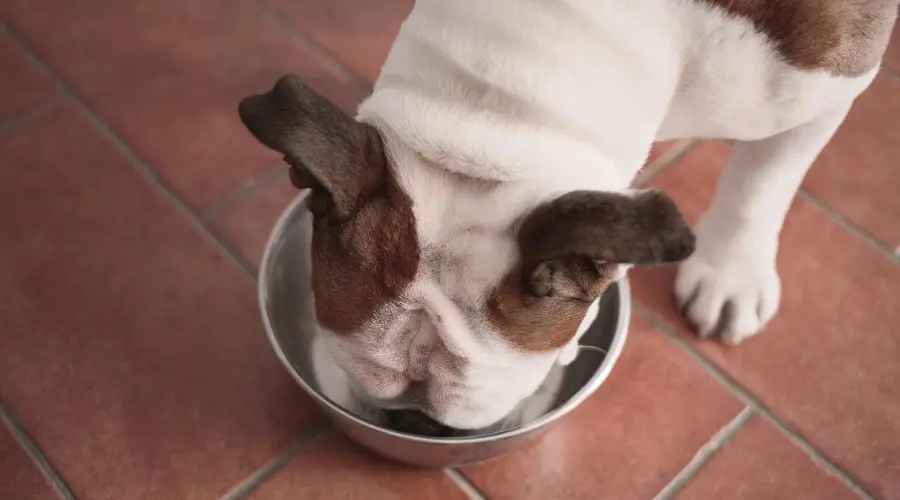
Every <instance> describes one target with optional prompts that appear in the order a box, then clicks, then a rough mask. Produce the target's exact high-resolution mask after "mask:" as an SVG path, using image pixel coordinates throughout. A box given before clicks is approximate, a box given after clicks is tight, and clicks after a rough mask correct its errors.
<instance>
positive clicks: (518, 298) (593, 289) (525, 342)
mask: <svg viewBox="0 0 900 500" xmlns="http://www.w3.org/2000/svg"><path fill="white" fill-rule="evenodd" d="M592 272H595V271H589V270H587V268H585V269H584V270H583V273H582V272H579V273H576V275H578V276H582V277H583V279H582V280H581V281H582V284H583V285H584V286H585V288H588V289H589V292H588V293H590V295H595V296H596V297H599V296H600V294H602V293H603V291H604V290H606V288H607V287H608V286H609V285H610V284H611V283H612V280H611V279H608V278H607V279H603V278H600V277H597V278H595V279H590V278H588V276H590V275H591V274H590V273H592ZM590 305H591V301H588V300H585V299H580V298H574V297H570V296H564V295H556V296H547V297H538V296H536V295H534V294H533V293H530V291H529V290H528V289H527V288H525V287H523V283H522V269H521V267H520V268H517V269H516V270H514V271H513V272H511V273H509V274H508V275H507V276H506V278H504V280H503V281H502V282H501V283H500V286H498V287H497V289H496V290H495V291H494V293H493V295H491V297H490V299H489V300H488V320H489V321H490V322H491V323H492V324H493V325H494V327H495V328H497V329H498V330H499V331H500V332H501V333H502V334H503V336H504V338H506V340H508V341H509V342H510V343H511V344H512V345H514V346H516V347H518V348H519V349H522V350H525V351H530V352H547V351H551V350H554V349H559V348H560V347H562V346H564V345H566V344H567V343H568V342H569V341H570V340H572V337H573V336H574V335H575V332H576V330H577V329H578V325H579V324H581V321H582V319H584V316H585V314H587V310H588V307H590Z"/></svg>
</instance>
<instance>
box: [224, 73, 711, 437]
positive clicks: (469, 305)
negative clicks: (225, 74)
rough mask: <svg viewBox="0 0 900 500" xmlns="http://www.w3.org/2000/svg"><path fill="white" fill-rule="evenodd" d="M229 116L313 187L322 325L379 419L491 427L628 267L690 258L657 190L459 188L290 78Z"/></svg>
mask: <svg viewBox="0 0 900 500" xmlns="http://www.w3.org/2000/svg"><path fill="white" fill-rule="evenodd" d="M239 113H240V116H241V119H242V120H243V122H244V123H245V124H246V126H247V127H248V128H249V129H250V131H251V132H252V133H253V135H255V136H256V137H257V139H259V140H260V141H261V142H262V143H263V144H265V145H266V146H268V147H270V148H272V149H274V150H277V151H279V152H281V153H283V154H284V155H285V160H286V161H287V163H288V164H290V166H291V168H290V177H291V181H292V182H293V184H294V185H295V186H296V187H298V188H301V189H305V188H308V189H310V194H309V197H308V208H309V210H310V211H311V212H312V214H313V216H314V217H313V219H314V222H313V238H312V243H311V246H312V287H313V290H314V293H315V298H316V315H317V318H318V321H319V324H320V326H321V328H322V330H323V332H325V335H326V337H327V338H328V339H329V344H330V351H331V354H332V355H333V357H334V360H335V361H336V363H337V364H338V365H339V366H340V367H341V368H342V369H343V370H344V371H345V372H346V373H347V374H348V375H349V376H350V379H351V380H352V382H353V383H354V384H355V385H356V386H357V387H358V388H359V389H360V392H361V393H363V394H364V395H365V397H367V398H369V399H370V401H371V402H373V403H374V404H376V405H378V406H380V407H382V408H385V409H406V408H415V409H418V410H420V411H423V412H425V413H426V414H427V415H429V416H430V417H432V418H434V419H435V420H437V421H438V422H440V423H442V424H444V425H447V426H450V427H455V428H459V429H474V428H482V427H485V426H488V425H490V424H492V423H495V422H497V421H498V420H500V419H502V418H503V417H504V416H506V415H507V414H508V413H509V412H510V411H512V410H513V408H514V407H515V406H516V405H517V404H518V403H519V402H520V401H521V400H522V399H524V398H525V397H527V396H529V395H530V394H531V393H533V392H534V390H535V389H536V388H537V387H538V386H539V384H540V383H541V381H542V380H543V379H544V377H545V376H546V374H547V373H548V371H549V370H550V368H551V367H552V366H553V364H554V363H555V362H557V361H559V359H560V356H561V353H563V351H565V350H566V348H569V349H570V351H571V348H572V346H573V345H574V343H575V341H576V340H577V339H576V333H577V332H578V331H579V326H580V325H581V324H582V321H583V319H584V318H585V314H586V313H587V312H588V308H589V307H590V306H591V304H592V303H594V302H595V301H596V300H597V299H598V297H599V296H600V295H601V294H602V293H603V291H604V290H605V289H606V288H607V287H608V286H609V285H610V284H611V283H612V282H613V281H615V280H616V279H618V278H619V277H621V276H622V275H623V274H624V271H625V269H627V268H628V267H629V266H631V265H646V264H656V263H662V262H672V261H678V260H682V259H684V258H686V257H687V256H688V255H690V253H691V252H692V251H693V248H694V237H693V234H692V233H691V231H690V229H689V228H688V226H687V225H686V224H685V221H684V219H683V218H682V216H681V214H680V213H679V212H678V210H677V209H676V207H675V205H674V204H673V203H672V201H671V200H670V199H668V198H667V197H666V196H665V195H663V194H662V193H660V192H656V191H636V192H628V193H608V192H596V191H569V192H565V193H557V194H555V195H553V196H548V197H545V198H546V199H540V197H538V198H535V196H536V195H534V194H533V193H535V192H537V191H534V185H531V187H530V188H529V187H525V186H522V187H520V186H517V185H516V184H515V183H485V182H482V181H475V180H472V179H460V178H458V176H454V175H453V174H448V173H446V172H442V169H440V168H435V166H434V165H428V164H427V162H424V161H423V160H421V158H418V157H417V156H416V155H415V154H414V153H413V152H411V151H408V150H404V149H403V146H402V145H395V144H393V143H391V142H390V141H387V142H386V141H385V137H384V136H383V135H382V133H381V132H380V131H379V130H377V129H376V128H375V127H373V126H371V125H368V124H365V123H360V122H357V121H355V120H353V119H352V118H350V117H348V116H347V115H345V114H344V113H343V112H341V111H340V110H339V109H338V108H337V107H336V106H334V105H332V104H331V103H330V102H328V101H327V100H326V99H324V98H323V97H321V96H319V95H318V94H316V93H315V92H314V91H312V90H311V89H309V88H308V87H306V86H305V85H304V84H303V83H301V82H300V80H299V79H297V78H295V77H283V78H281V79H280V80H279V81H278V82H277V83H276V85H275V87H274V88H273V89H272V90H271V91H270V92H269V93H266V94H262V95H254V96H250V97H247V98H246V99H244V100H243V101H242V102H241V104H240V108H239ZM498 140H502V138H498ZM386 144H387V145H386ZM522 207H525V208H522Z"/></svg>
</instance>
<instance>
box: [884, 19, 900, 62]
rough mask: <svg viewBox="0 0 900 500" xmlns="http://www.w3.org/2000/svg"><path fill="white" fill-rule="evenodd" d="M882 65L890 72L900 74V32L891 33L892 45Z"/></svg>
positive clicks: (895, 30) (896, 30)
mask: <svg viewBox="0 0 900 500" xmlns="http://www.w3.org/2000/svg"><path fill="white" fill-rule="evenodd" d="M882 65H883V66H885V67H887V68H889V69H890V70H892V71H894V72H895V73H896V72H900V30H898V29H894V32H893V33H891V43H890V44H889V45H888V48H887V52H885V54H884V60H883V61H882Z"/></svg>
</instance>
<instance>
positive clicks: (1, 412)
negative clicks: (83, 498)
mask: <svg viewBox="0 0 900 500" xmlns="http://www.w3.org/2000/svg"><path fill="white" fill-rule="evenodd" d="M0 420H2V421H3V423H4V424H6V428H7V429H9V433H10V434H12V436H13V438H14V439H15V440H16V441H17V442H18V443H19V446H21V447H22V449H23V450H24V451H25V453H26V454H27V455H28V456H29V457H30V458H31V460H32V461H33V462H34V463H35V465H36V466H37V468H38V470H39V471H40V472H41V474H42V475H43V476H44V479H46V481H47V483H49V485H50V487H51V488H53V490H55V491H56V493H57V494H58V495H59V496H60V497H61V498H63V499H64V500H77V497H76V496H75V494H74V493H72V490H70V489H69V486H68V485H67V484H66V482H65V481H64V480H63V478H62V476H60V475H59V472H57V471H56V469H54V468H53V465H52V464H51V463H50V461H49V460H48V459H47V457H46V456H45V455H44V452H43V451H41V449H40V448H39V447H38V445H37V444H36V443H35V442H34V441H33V440H32V439H31V437H30V436H29V435H28V432H27V431H26V430H25V426H23V425H22V423H21V422H19V420H18V419H17V418H16V417H15V415H13V414H12V412H11V411H10V410H9V408H7V407H6V404H4V403H3V401H2V400H0Z"/></svg>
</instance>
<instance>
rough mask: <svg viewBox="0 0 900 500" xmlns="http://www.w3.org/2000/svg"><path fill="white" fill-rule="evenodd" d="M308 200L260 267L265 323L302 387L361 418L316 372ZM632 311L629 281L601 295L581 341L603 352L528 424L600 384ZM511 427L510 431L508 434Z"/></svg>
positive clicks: (569, 373)
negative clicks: (333, 396) (326, 390)
mask: <svg viewBox="0 0 900 500" xmlns="http://www.w3.org/2000/svg"><path fill="white" fill-rule="evenodd" d="M303 198H304V196H303V195H301V196H300V197H298V198H297V199H296V200H294V202H293V203H292V204H291V206H290V207H288V209H287V210H286V211H285V212H284V214H283V215H282V217H281V219H280V220H279V221H278V224H277V225H276V227H275V229H274V230H273V232H272V235H271V237H270V240H269V243H268V246H267V248H266V252H265V256H264V258H263V263H262V265H261V266H260V274H259V294H260V295H259V299H260V306H261V309H262V315H263V321H264V324H265V326H266V330H267V332H268V334H269V339H270V341H271V342H272V344H273V347H274V348H275V350H276V352H277V353H278V355H279V357H280V358H281V360H282V362H283V363H284V364H285V366H286V368H287V369H288V370H289V371H290V372H291V374H292V375H293V376H294V378H295V379H296V380H297V381H298V382H299V383H300V385H301V386H303V387H304V389H306V390H307V392H309V393H310V394H311V395H312V396H313V397H314V398H315V399H316V400H318V402H319V403H320V404H323V405H325V406H326V407H328V408H329V409H331V410H332V411H334V412H337V413H339V414H342V415H344V416H346V417H347V418H350V419H352V420H360V419H359V417H358V416H356V415H351V414H350V413H349V412H347V411H346V410H344V409H343V408H340V407H339V406H338V405H337V404H336V403H334V402H333V401H331V400H330V399H329V398H328V397H327V396H326V395H325V394H323V393H322V392H321V391H320V389H319V387H318V386H317V384H316V381H315V377H314V376H313V374H312V371H311V363H310V359H309V352H310V348H309V346H310V343H311V341H312V338H313V335H314V332H315V331H316V330H315V327H314V325H315V307H314V301H313V294H312V290H311V288H310V262H309V241H310V238H311V235H312V216H311V214H310V213H309V212H308V211H307V210H306V208H305V205H304V203H303ZM629 315H630V311H629V296H628V290H627V282H625V281H624V280H623V281H622V282H620V283H617V284H614V285H613V286H611V287H609V289H608V290H607V291H606V293H604V295H603V296H602V297H601V299H600V304H599V311H598V314H597V319H596V320H595V321H594V322H593V323H592V324H591V325H590V327H589V328H588V330H587V331H586V332H585V334H584V336H583V337H582V338H581V341H580V343H581V344H582V345H587V346H594V347H597V348H599V349H600V350H602V351H598V350H588V349H581V350H580V352H579V355H578V357H577V358H576V360H575V361H574V362H572V363H571V364H570V365H569V366H567V367H565V368H563V370H564V373H563V382H562V385H561V387H560V390H559V392H558V396H557V398H556V402H555V405H554V407H553V409H552V410H551V411H550V412H549V413H547V414H545V415H544V417H542V418H540V419H538V421H536V422H531V423H526V424H524V425H525V426H529V427H535V426H538V425H542V424H543V423H546V421H548V420H552V419H554V418H557V417H558V416H561V414H563V413H565V412H567V411H569V410H571V409H572V408H573V407H574V406H576V405H577V404H578V403H580V402H581V400H583V399H584V398H585V397H587V396H588V395H589V394H590V393H591V392H593V391H594V390H595V389H596V388H597V386H599V384H600V382H602V381H603V379H605V377H606V375H607V374H608V373H609V370H610V369H611V368H612V364H613V363H614V362H615V360H616V358H617V357H618V355H619V353H620V351H621V348H622V344H623V342H624V338H625V333H626V330H627V326H628V320H629ZM361 423H362V422H361ZM372 425H373V424H371V423H368V424H367V426H372ZM511 430H512V429H504V430H503V433H508V432H510V431H511ZM385 431H386V432H390V433H392V434H394V432H393V431H388V430H387V429H385ZM495 433H496V432H495ZM470 438H471V436H470ZM446 439H452V438H446Z"/></svg>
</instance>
